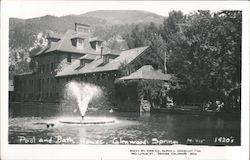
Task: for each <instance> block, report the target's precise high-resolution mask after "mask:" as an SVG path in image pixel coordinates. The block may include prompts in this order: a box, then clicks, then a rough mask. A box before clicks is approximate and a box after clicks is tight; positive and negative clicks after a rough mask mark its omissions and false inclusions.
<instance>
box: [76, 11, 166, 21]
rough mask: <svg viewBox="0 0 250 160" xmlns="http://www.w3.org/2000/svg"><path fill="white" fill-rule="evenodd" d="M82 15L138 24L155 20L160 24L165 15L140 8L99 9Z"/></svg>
mask: <svg viewBox="0 0 250 160" xmlns="http://www.w3.org/2000/svg"><path fill="white" fill-rule="evenodd" d="M80 16H82V17H95V18H100V19H104V20H106V21H107V22H108V23H109V24H118V25H122V24H138V23H150V22H154V23H156V24H160V23H162V22H163V19H164V18H163V17H162V16H159V15H157V14H154V13H151V12H146V11H138V10H98V11H92V12H88V13H85V14H82V15H80Z"/></svg>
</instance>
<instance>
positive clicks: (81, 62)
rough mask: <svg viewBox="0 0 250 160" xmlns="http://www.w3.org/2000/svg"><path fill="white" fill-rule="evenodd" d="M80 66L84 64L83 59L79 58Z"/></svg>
mask: <svg viewBox="0 0 250 160" xmlns="http://www.w3.org/2000/svg"><path fill="white" fill-rule="evenodd" d="M80 66H81V67H84V66H85V62H84V59H81V60H80Z"/></svg>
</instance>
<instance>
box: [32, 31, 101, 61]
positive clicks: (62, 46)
mask: <svg viewBox="0 0 250 160" xmlns="http://www.w3.org/2000/svg"><path fill="white" fill-rule="evenodd" d="M78 35H79V34H78V33H77V32H75V31H73V30H68V31H67V32H66V33H65V34H64V35H63V37H61V39H60V40H59V41H58V42H53V41H52V42H51V43H50V45H48V46H47V47H45V48H44V49H42V50H41V51H40V52H38V53H37V54H35V55H34V56H39V55H43V54H46V53H49V52H53V51H62V52H71V53H77V54H98V53H97V52H96V51H95V50H94V49H92V48H91V46H90V43H89V41H88V39H86V40H84V49H83V50H82V49H78V48H76V47H75V46H73V44H72V40H71V39H72V37H74V36H78Z"/></svg>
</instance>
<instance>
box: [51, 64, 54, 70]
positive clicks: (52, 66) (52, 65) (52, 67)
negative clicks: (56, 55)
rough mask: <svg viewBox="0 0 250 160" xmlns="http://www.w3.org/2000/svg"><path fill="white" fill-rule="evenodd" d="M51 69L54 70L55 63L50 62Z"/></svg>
mask: <svg viewBox="0 0 250 160" xmlns="http://www.w3.org/2000/svg"><path fill="white" fill-rule="evenodd" d="M50 70H51V71H53V70H54V64H53V63H51V64H50Z"/></svg>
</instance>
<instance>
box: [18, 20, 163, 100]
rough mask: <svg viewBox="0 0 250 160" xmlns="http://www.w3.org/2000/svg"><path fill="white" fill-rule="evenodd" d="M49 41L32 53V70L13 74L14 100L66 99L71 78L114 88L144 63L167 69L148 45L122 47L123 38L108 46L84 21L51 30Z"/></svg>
mask: <svg viewBox="0 0 250 160" xmlns="http://www.w3.org/2000/svg"><path fill="white" fill-rule="evenodd" d="M47 40H48V45H47V47H45V48H44V49H42V50H41V51H40V52H38V53H35V54H33V55H31V59H32V62H33V64H35V67H34V68H33V69H32V70H33V71H32V72H29V73H23V74H19V75H16V76H15V77H14V86H15V101H58V100H60V99H63V90H64V86H65V84H66V83H68V82H69V81H72V80H75V81H83V82H88V83H94V84H97V85H100V86H102V87H103V88H106V89H107V90H109V89H111V90H112V88H113V86H114V81H115V79H117V78H120V77H122V76H124V75H129V74H131V73H133V72H134V71H136V70H137V69H139V68H141V67H142V66H143V65H147V64H150V65H152V66H153V67H154V68H158V69H163V68H164V67H163V64H164V63H163V60H162V59H161V57H159V56H158V55H157V54H156V53H154V52H153V51H152V50H151V48H150V47H149V46H145V47H139V48H134V49H127V47H126V45H125V47H120V46H119V44H124V43H125V42H124V41H122V42H115V44H114V45H113V46H115V47H114V48H110V49H105V47H104V46H103V40H101V39H98V38H96V37H94V38H93V37H90V26H89V25H85V24H79V23H75V30H68V31H67V32H66V33H65V34H51V33H50V34H48V36H47ZM121 70H123V71H124V70H125V71H126V72H121ZM110 93H111V94H114V92H112V91H111V92H110ZM111 97H112V95H111Z"/></svg>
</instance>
